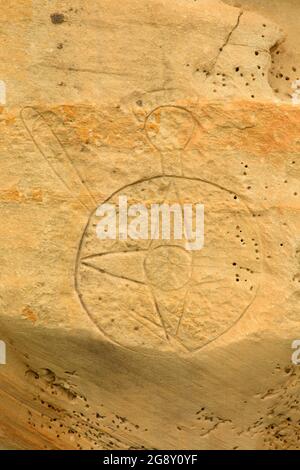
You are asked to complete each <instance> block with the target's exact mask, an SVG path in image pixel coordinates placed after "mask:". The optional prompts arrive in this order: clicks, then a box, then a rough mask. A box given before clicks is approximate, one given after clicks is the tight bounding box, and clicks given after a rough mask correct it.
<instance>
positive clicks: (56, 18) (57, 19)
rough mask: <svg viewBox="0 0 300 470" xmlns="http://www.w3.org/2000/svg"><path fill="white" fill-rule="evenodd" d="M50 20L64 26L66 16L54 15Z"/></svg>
mask: <svg viewBox="0 0 300 470" xmlns="http://www.w3.org/2000/svg"><path fill="white" fill-rule="evenodd" d="M50 18H51V21H52V23H53V24H62V23H64V21H65V16H64V15H63V14H62V13H53V14H52V15H50Z"/></svg>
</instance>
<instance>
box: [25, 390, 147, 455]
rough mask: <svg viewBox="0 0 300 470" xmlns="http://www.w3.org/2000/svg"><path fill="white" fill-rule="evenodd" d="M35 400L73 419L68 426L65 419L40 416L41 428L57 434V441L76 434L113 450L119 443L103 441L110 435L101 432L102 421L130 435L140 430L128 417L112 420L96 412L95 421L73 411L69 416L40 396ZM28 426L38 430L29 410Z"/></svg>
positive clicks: (80, 446) (79, 446)
mask: <svg viewBox="0 0 300 470" xmlns="http://www.w3.org/2000/svg"><path fill="white" fill-rule="evenodd" d="M82 398H83V399H84V401H87V399H86V398H85V397H82ZM33 400H34V401H39V403H40V405H42V406H43V408H47V409H49V411H50V412H51V411H53V412H55V413H64V416H65V417H67V418H69V419H71V423H70V424H69V425H66V424H64V423H63V422H61V420H62V419H63V417H62V418H61V419H59V418H52V417H50V416H48V415H47V414H45V413H41V414H40V416H39V418H40V419H41V420H43V422H41V423H40V424H39V427H40V428H41V429H43V428H47V429H49V430H50V431H51V432H53V433H56V434H55V435H56V438H57V439H59V438H60V437H61V436H63V435H72V434H74V435H76V437H77V439H87V440H88V441H89V442H93V445H94V446H98V447H99V444H102V445H108V446H112V448H114V447H116V445H117V442H113V441H106V440H105V441H104V440H103V439H101V438H102V437H105V438H106V439H107V437H108V435H107V433H106V432H104V431H101V430H100V428H99V427H98V426H99V421H102V422H101V425H102V426H103V424H102V423H103V420H107V419H109V424H108V426H109V427H110V426H111V425H113V427H114V428H116V429H120V430H124V431H127V432H130V433H131V432H133V429H136V430H139V429H140V426H139V425H138V424H134V423H132V422H130V421H129V420H128V419H127V418H126V417H123V416H119V415H117V414H115V415H113V419H110V418H109V417H108V416H106V415H105V414H103V412H101V413H99V412H96V413H95V414H94V415H95V419H93V418H92V417H91V418H89V417H87V416H85V415H84V413H82V412H80V411H77V410H73V411H72V412H71V413H72V414H69V413H67V414H66V413H65V412H64V410H62V409H58V408H56V407H54V406H53V405H52V404H51V403H47V402H46V401H45V400H43V399H41V398H40V397H39V396H38V397H34V398H33ZM100 406H101V407H103V406H104V405H103V404H101V405H100ZM86 407H87V408H90V406H89V405H88V404H86ZM28 424H29V425H30V426H32V427H33V428H36V427H37V425H38V424H37V421H35V420H34V418H33V414H32V412H31V411H30V410H28ZM78 427H79V428H80V432H79V430H78V429H77V428H78ZM84 428H85V429H84ZM142 431H143V432H147V431H148V429H147V428H144V429H142ZM95 439H99V440H95ZM76 446H77V448H78V449H79V450H82V449H83V447H82V445H81V444H79V443H77V444H76ZM94 446H92V447H90V449H91V450H93V449H94ZM44 447H45V448H48V446H47V445H45V446H44ZM84 447H86V446H84Z"/></svg>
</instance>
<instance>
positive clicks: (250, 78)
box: [186, 23, 296, 99]
mask: <svg viewBox="0 0 300 470" xmlns="http://www.w3.org/2000/svg"><path fill="white" fill-rule="evenodd" d="M262 27H263V29H264V28H266V27H267V25H266V24H265V23H263V24H262ZM263 32H264V31H263ZM261 37H262V38H264V37H265V34H262V35H261ZM222 50H223V48H222V47H220V49H219V52H222ZM259 54H260V51H258V50H256V51H254V55H255V57H258V56H259ZM186 66H187V67H190V64H186ZM293 70H294V71H296V69H295V67H294V68H293ZM200 71H201V70H200V68H197V69H196V72H200ZM202 72H203V73H204V75H206V76H207V77H208V76H209V75H210V72H209V71H208V70H207V69H203V70H202ZM233 72H235V73H237V74H239V76H240V77H241V79H243V81H244V85H245V86H246V87H249V90H250V91H249V93H250V97H251V98H252V99H255V95H254V94H253V92H252V91H251V84H252V83H253V82H255V81H256V79H257V78H258V77H259V76H262V77H265V75H266V74H265V72H264V71H263V70H262V66H261V65H260V64H257V74H255V73H253V72H252V73H251V74H247V73H246V71H245V70H243V69H242V67H241V66H240V65H236V66H235V67H234V70H233ZM215 75H216V77H218V80H214V81H213V83H212V85H213V93H217V91H218V90H217V87H219V86H222V87H226V77H227V76H226V74H225V73H221V72H217V73H216V74H215Z"/></svg>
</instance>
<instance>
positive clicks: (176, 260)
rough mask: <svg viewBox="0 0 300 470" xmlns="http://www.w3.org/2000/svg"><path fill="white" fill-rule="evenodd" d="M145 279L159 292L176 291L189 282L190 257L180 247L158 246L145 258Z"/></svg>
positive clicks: (190, 271)
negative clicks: (159, 290) (158, 289)
mask: <svg viewBox="0 0 300 470" xmlns="http://www.w3.org/2000/svg"><path fill="white" fill-rule="evenodd" d="M145 272H146V275H147V278H148V280H149V282H150V284H152V285H153V286H155V287H159V288H160V289H161V290H164V291H168V290H176V289H180V288H181V287H183V286H184V285H185V284H187V282H188V281H189V279H190V277H191V274H192V256H191V254H190V253H188V252H187V251H186V250H185V249H184V248H181V247H180V246H159V247H157V248H155V249H153V250H151V251H150V252H149V253H148V255H147V257H146V258H145Z"/></svg>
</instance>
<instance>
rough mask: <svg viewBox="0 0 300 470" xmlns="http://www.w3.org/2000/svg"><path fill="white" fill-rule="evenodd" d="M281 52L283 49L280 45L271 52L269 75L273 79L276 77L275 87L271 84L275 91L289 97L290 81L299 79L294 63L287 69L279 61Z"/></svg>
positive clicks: (290, 90) (290, 93) (299, 75)
mask: <svg viewBox="0 0 300 470" xmlns="http://www.w3.org/2000/svg"><path fill="white" fill-rule="evenodd" d="M283 53H284V50H283V49H281V48H280V47H279V48H277V49H275V50H274V51H273V52H272V66H271V70H270V76H271V78H273V80H274V79H276V82H275V83H276V85H275V87H274V86H273V88H274V91H275V93H284V94H285V95H286V96H287V97H290V98H291V96H292V93H293V90H292V83H293V82H294V81H295V80H299V79H300V74H299V72H298V71H297V67H296V66H295V65H292V66H290V67H289V69H288V70H284V66H283V65H281V63H280V55H281V54H283ZM273 80H272V81H273ZM287 85H288V86H287ZM281 86H282V88H283V89H282V88H281Z"/></svg>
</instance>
